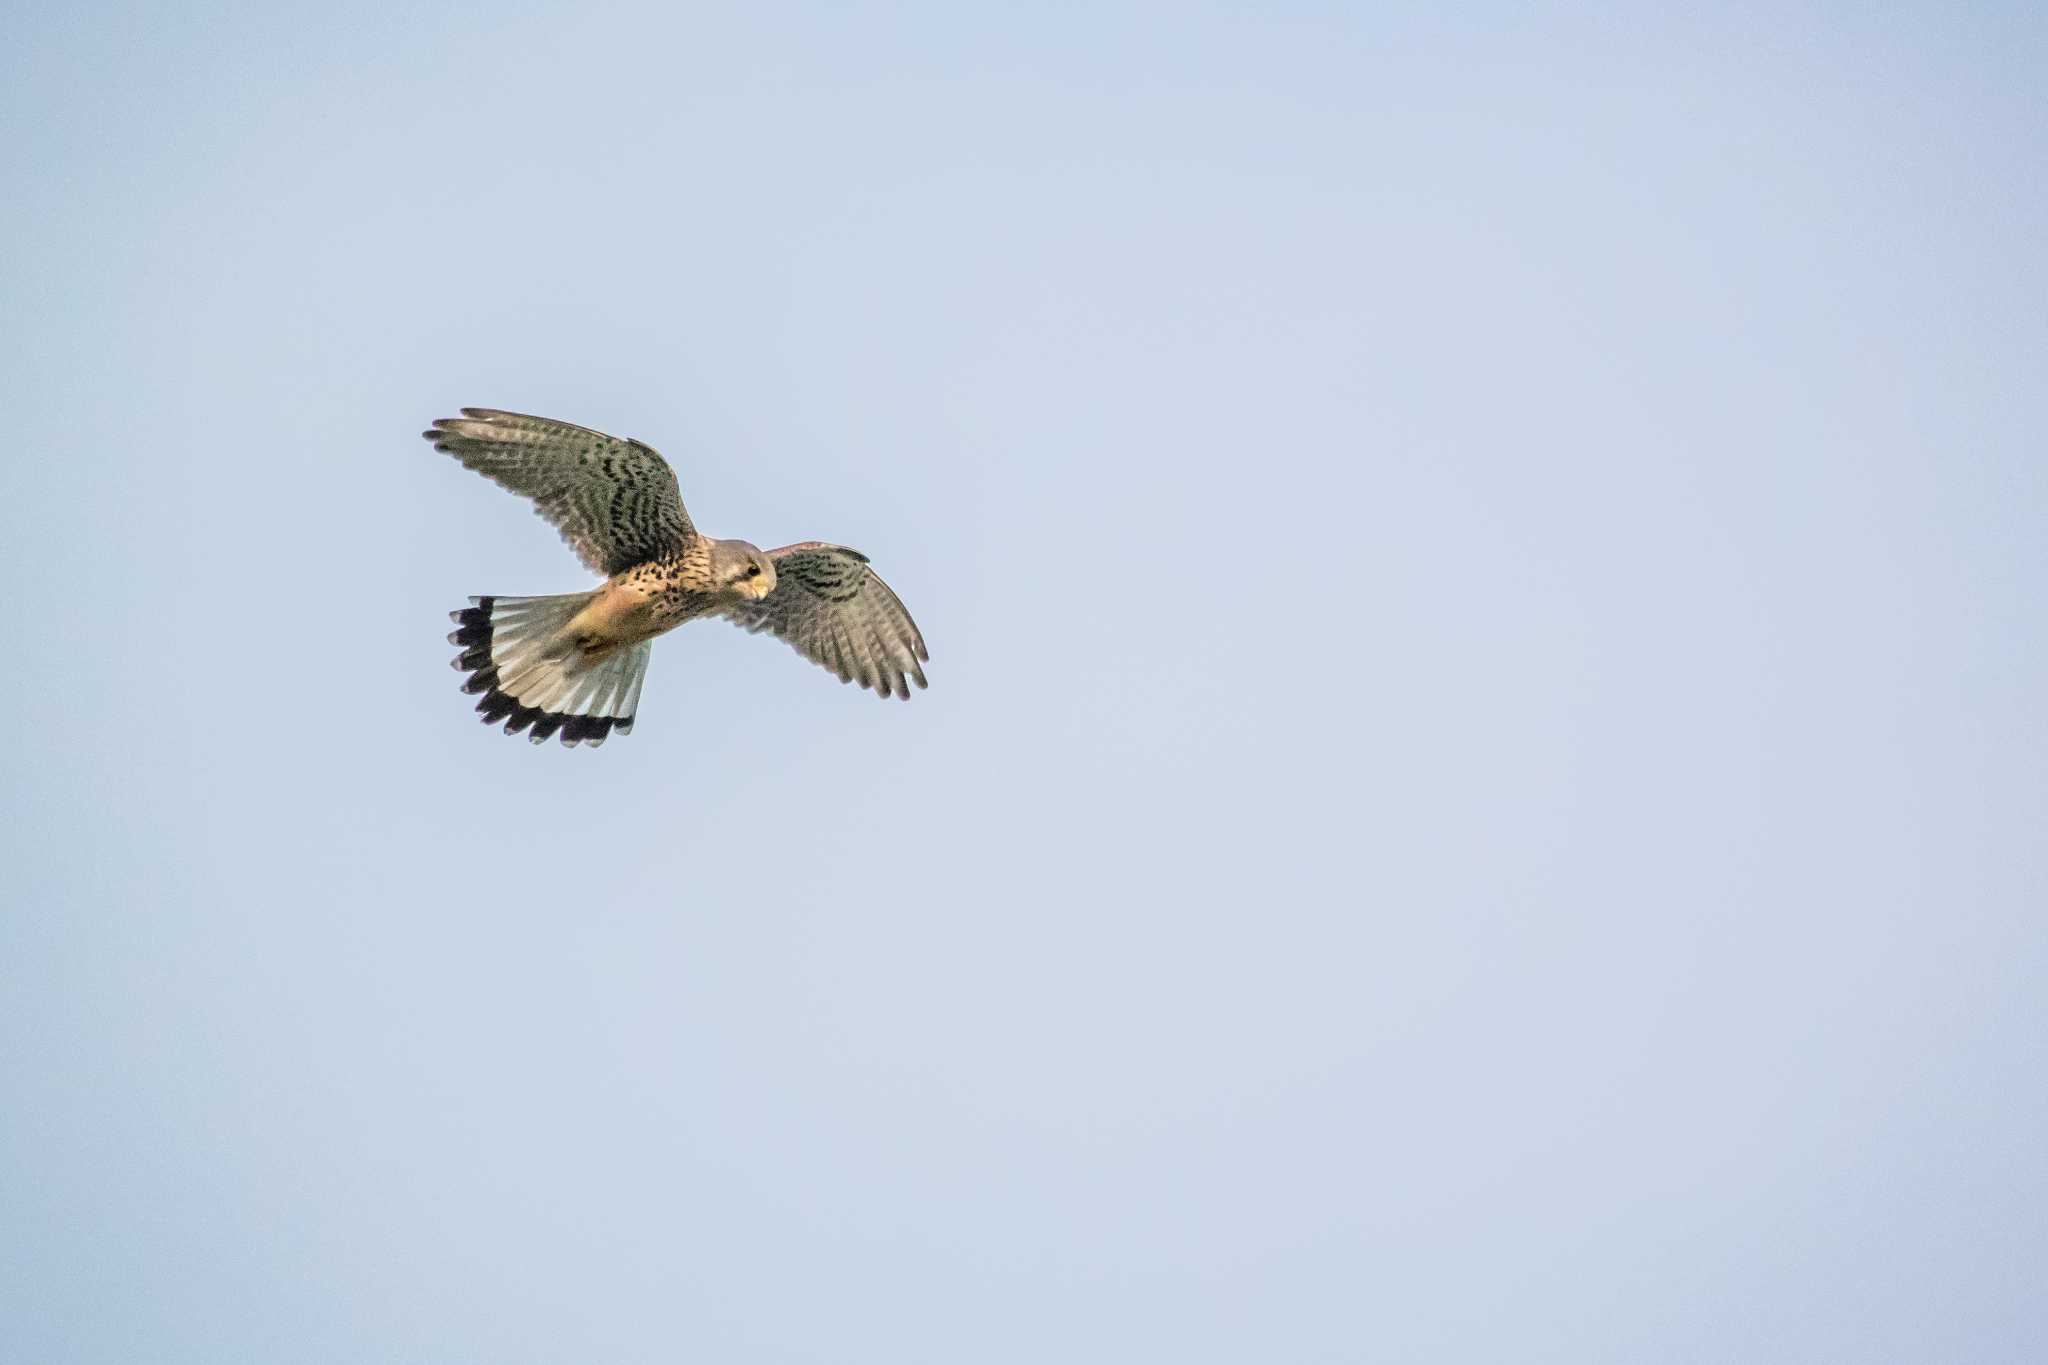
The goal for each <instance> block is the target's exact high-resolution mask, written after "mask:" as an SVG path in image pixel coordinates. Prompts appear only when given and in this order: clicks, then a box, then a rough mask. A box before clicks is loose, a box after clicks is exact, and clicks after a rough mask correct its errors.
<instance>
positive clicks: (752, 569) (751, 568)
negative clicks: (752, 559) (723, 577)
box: [747, 564, 761, 578]
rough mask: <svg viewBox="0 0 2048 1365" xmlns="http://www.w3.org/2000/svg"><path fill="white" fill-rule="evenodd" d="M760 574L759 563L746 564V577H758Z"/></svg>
mask: <svg viewBox="0 0 2048 1365" xmlns="http://www.w3.org/2000/svg"><path fill="white" fill-rule="evenodd" d="M760 576H761V566H760V565H759V564H749V565H747V577H749V578H759V577H760Z"/></svg>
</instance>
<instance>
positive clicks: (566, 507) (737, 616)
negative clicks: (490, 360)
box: [420, 408, 931, 747]
mask: <svg viewBox="0 0 2048 1365" xmlns="http://www.w3.org/2000/svg"><path fill="white" fill-rule="evenodd" d="M420 434H421V435H422V436H424V437H426V438H427V439H428V440H429V441H432V442H433V443H434V448H435V449H436V450H445V451H447V452H448V453H449V454H450V455H453V456H454V457H455V458H456V459H458V460H460V461H462V463H463V464H464V465H465V466H467V467H468V468H470V469H474V470H475V471H477V473H479V474H482V475H484V476H485V477H486V478H488V479H490V480H491V481H492V482H494V483H496V484H497V485H498V486H499V487H501V488H506V489H509V490H511V491H512V492H514V493H517V494H519V495H521V496H522V497H527V498H531V499H533V505H534V510H535V511H537V512H539V513H540V514H541V516H543V517H545V518H547V520H548V521H549V522H550V523H551V524H553V525H554V527H555V528H556V529H557V530H559V531H560V532H561V533H562V539H563V540H565V541H567V542H568V543H569V548H570V549H572V550H574V551H575V552H576V555H577V557H578V558H579V559H581V560H582V561H583V562H584V563H585V564H586V565H588V566H589V567H590V568H591V569H593V570H595V571H596V572H598V573H601V574H603V575H605V581H604V582H603V583H602V584H601V585H599V586H598V587H596V588H593V589H591V590H590V591H588V592H572V593H564V594H562V595H560V596H556V597H472V598H470V599H469V600H470V602H471V603H472V605H471V606H468V607H466V608H464V609H463V610H461V611H454V612H450V613H449V615H450V616H451V617H452V618H453V619H454V621H455V623H456V627H457V628H456V630H455V631H454V633H453V634H451V635H449V637H448V643H450V644H452V645H459V646H461V649H462V652H461V653H460V654H458V655H457V656H456V658H455V667H456V668H457V669H458V670H460V671H461V672H464V673H467V674H468V675H469V676H468V677H467V678H466V679H465V680H464V681H463V684H462V690H463V691H465V692H469V693H478V692H481V693H482V694H483V700H482V701H481V702H478V703H477V708H476V709H477V711H478V713H479V714H480V715H482V716H483V718H484V723H485V724H486V725H495V724H497V723H498V722H499V721H501V720H502V721H504V722H505V733H506V734H508V735H514V734H518V733H519V732H520V731H521V730H526V729H528V728H531V730H532V734H533V742H534V743H536V744H541V743H545V742H546V741H547V740H548V739H549V738H550V737H552V736H553V735H554V734H556V733H557V732H558V731H559V732H560V734H561V736H562V742H563V743H564V744H567V745H569V746H571V747H574V746H575V745H577V744H581V743H586V742H587V743H589V744H591V745H592V746H593V747H594V746H596V745H599V744H602V743H603V742H604V740H605V737H606V736H607V735H609V734H611V733H612V731H614V730H617V731H618V732H619V733H620V734H626V733H629V732H630V731H631V730H632V728H633V716H634V713H635V712H636V711H637V710H638V708H639V705H640V684H641V682H642V681H643V680H644V679H645V678H646V676H647V656H648V654H649V653H650V652H651V651H652V650H653V644H652V641H653V639H654V637H655V636H657V635H660V634H661V633H662V632H664V631H669V630H674V629H675V628H676V627H677V626H679V625H681V624H682V623H683V622H685V621H694V620H696V619H697V618H698V617H700V616H723V617H724V618H725V619H726V620H728V621H731V622H733V623H734V624H736V625H740V626H743V627H745V628H746V629H747V630H749V631H763V630H770V631H773V632H775V634H777V635H779V636H781V637H782V638H783V639H784V640H787V641H788V642H789V643H790V644H791V645H793V646H795V647H796V651H797V653H799V654H801V655H803V656H804V657H805V658H807V659H809V660H811V661H812V662H813V663H816V664H819V665H821V666H823V667H824V668H825V669H827V670H829V671H830V672H833V673H837V674H838V675H839V680H840V681H841V682H858V683H859V684H860V685H861V686H862V687H871V688H873V689H874V690H875V692H876V693H877V694H878V695H880V696H883V697H888V696H890V695H892V694H893V695H894V696H898V697H902V698H905V699H908V698H909V696H910V680H915V681H916V683H917V685H918V686H919V687H923V686H925V685H926V684H925V680H924V670H923V669H922V668H920V667H919V666H918V664H919V662H920V661H923V660H929V659H930V658H931V655H930V654H928V653H926V652H925V647H924V637H923V636H922V635H920V634H918V630H917V623H916V622H914V621H912V620H911V619H910V613H909V612H907V611H905V610H904V609H903V603H902V602H900V601H898V600H897V597H896V594H895V593H893V592H891V591H890V590H889V585H888V584H887V583H884V582H883V581H882V580H881V578H880V577H879V576H877V575H876V574H875V572H874V571H873V570H872V569H870V568H868V557H867V556H866V555H864V554H862V553H861V552H860V551H858V550H849V549H847V548H846V547H845V546H843V545H826V544H822V543H820V542H818V541H814V540H811V541H805V542H803V543H802V544H800V545H785V546H783V547H782V548H781V549H779V550H760V549H756V548H755V547H754V546H753V545H751V544H749V543H748V542H746V541H744V540H714V539H712V538H711V537H709V536H705V535H699V534H698V532H697V529H696V528H695V527H693V526H692V525H690V515H689V513H687V512H685V511H684V510H683V495H682V492H681V491H680V490H679V489H678V488H677V487H676V472H675V471H674V470H673V469H671V468H669V466H668V462H667V461H666V460H663V459H662V458H661V456H659V455H657V454H656V453H655V452H654V450H653V448H652V447H650V446H647V445H643V444H642V443H641V442H639V441H631V440H621V439H619V438H618V437H616V436H606V435H605V434H604V433H602V432H597V431H591V430H588V429H587V428H584V427H579V426H571V425H570V424H569V423H567V422H555V421H550V420H549V419H547V418H545V417H526V416H522V415H521V414H519V413H516V412H499V411H497V410H495V409H492V408H464V409H463V410H462V416H460V417H443V418H441V419H440V420H439V421H437V422H435V423H434V429H433V430H432V431H423V432H421V433H420Z"/></svg>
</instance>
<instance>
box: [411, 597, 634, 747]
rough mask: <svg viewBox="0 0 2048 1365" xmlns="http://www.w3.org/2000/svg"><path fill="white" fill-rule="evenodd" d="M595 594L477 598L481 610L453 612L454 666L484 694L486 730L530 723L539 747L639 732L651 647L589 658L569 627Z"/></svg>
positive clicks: (481, 710) (481, 706) (469, 686)
mask: <svg viewBox="0 0 2048 1365" xmlns="http://www.w3.org/2000/svg"><path fill="white" fill-rule="evenodd" d="M593 596H595V594H594V593H587V592H572V593H566V594H564V595H562V596H560V597H472V598H470V599H469V600H470V601H471V602H472V603H474V604H475V605H473V606H469V607H465V608H463V609H462V610H461V611H451V612H449V613H448V615H449V617H450V618H451V619H453V620H454V622H455V627H456V628H455V630H454V631H453V632H452V633H450V635H449V636H448V643H449V644H451V645H458V646H460V647H461V649H462V652H461V653H460V654H458V655H456V656H455V667H456V668H457V669H458V670H460V671H462V672H464V673H467V674H468V675H469V677H468V678H467V679H466V680H465V681H464V682H463V684H462V690H463V691H465V692H470V693H477V692H481V693H482V694H483V700H482V701H480V702H478V703H477V707H476V709H477V713H478V714H479V715H481V716H482V717H483V718H484V723H485V724H486V725H496V724H497V723H498V722H499V721H501V720H502V721H504V722H505V733H506V734H508V735H516V734H518V733H519V732H520V731H521V730H524V729H526V728H528V727H529V726H531V727H532V731H533V742H534V743H535V744H541V743H545V742H546V741H547V740H548V739H550V738H552V737H553V736H554V735H555V733H556V732H557V731H559V732H560V733H561V736H562V742H563V743H564V744H566V745H569V746H570V747H571V748H574V747H575V746H576V745H578V744H582V743H586V742H587V743H589V744H590V745H591V746H592V747H593V748H594V747H596V746H597V745H599V744H602V743H604V741H605V737H606V736H608V735H610V734H611V733H612V731H614V730H617V731H618V732H619V733H620V734H622V735H623V734H629V733H631V732H632V729H633V713H634V712H635V711H636V710H637V709H639V706H640V684H641V682H642V681H643V680H644V679H645V678H646V677H647V656H648V654H649V653H651V652H652V646H651V644H650V642H649V641H646V640H642V641H641V642H640V643H639V644H637V645H629V646H627V647H626V648H624V649H620V650H617V651H615V652H613V653H611V654H608V655H605V656H604V657H602V658H599V659H596V660H592V659H591V658H589V657H588V656H587V655H585V654H584V653H583V651H582V650H581V649H579V648H578V647H577V644H576V641H575V640H574V639H572V638H570V636H569V633H568V631H567V630H566V629H565V627H567V626H568V624H569V622H570V621H571V620H572V619H574V617H575V615H576V613H577V612H579V611H581V610H583V608H584V607H585V606H586V605H588V604H589V602H590V599H591V598H592V597H593Z"/></svg>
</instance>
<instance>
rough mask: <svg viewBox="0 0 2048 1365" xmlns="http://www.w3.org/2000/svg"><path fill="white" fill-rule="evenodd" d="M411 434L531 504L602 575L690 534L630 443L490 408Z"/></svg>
mask: <svg viewBox="0 0 2048 1365" xmlns="http://www.w3.org/2000/svg"><path fill="white" fill-rule="evenodd" d="M420 435H422V436H424V437H426V438H427V439H428V440H429V441H432V442H433V443H434V448H435V449H436V450H445V451H447V452H448V453H449V454H450V455H453V456H454V457H455V458H456V459H458V460H460V461H462V463H463V465H464V466H465V467H467V468H470V469H474V470H475V471H476V472H477V473H479V474H482V475H484V476H485V477H486V478H488V479H490V480H491V481H492V482H494V483H496V484H497V485H498V486H499V487H501V488H505V489H508V490H510V491H511V492H514V493H517V494H519V495H521V496H522V497H527V498H531V499H533V506H534V510H535V511H537V512H539V513H540V514H541V515H542V516H543V517H545V518H547V520H548V521H549V523H550V524H552V525H553V526H554V527H555V528H556V529H557V530H559V531H560V532H561V533H562V539H563V540H565V541H567V542H569V548H570V549H572V550H574V551H575V552H576V557H577V558H579V559H581V560H582V561H583V562H584V563H585V564H587V565H589V566H590V567H591V568H592V569H595V570H596V571H597V572H599V573H601V574H605V575H607V576H609V575H611V574H615V573H618V572H619V571H620V570H622V569H630V568H631V567H633V566H634V565H635V564H640V563H644V562H645V561H647V560H650V559H659V558H660V557H661V556H663V555H665V554H670V553H673V552H675V551H677V550H680V549H682V548H683V546H684V545H686V544H688V543H689V541H690V539H691V537H693V536H694V535H696V530H695V528H693V527H692V526H691V525H690V516H689V513H687V512H685V511H684V510H683V495H682V492H681V491H680V490H679V489H678V488H677V487H676V473H675V471H674V470H673V469H670V468H669V467H668V462H667V461H666V460H664V459H662V458H661V456H659V455H657V454H656V453H655V452H654V449H653V448H652V447H651V446H647V445H643V444H641V443H640V442H639V441H631V440H622V439H620V438H619V437H616V436H607V435H605V434H604V433H603V432H601V431H592V430H590V429H589V428H588V427H579V426H575V425H572V424H571V423H568V422H557V421H553V420H551V419H549V418H546V417H528V416H526V415H524V414H523V413H517V412H499V411H498V410H497V409H495V408H464V409H463V410H462V416H460V417H443V418H441V419H440V420H439V421H437V422H435V423H434V429H433V430H432V431H423V432H421V433H420Z"/></svg>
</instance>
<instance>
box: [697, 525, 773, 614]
mask: <svg viewBox="0 0 2048 1365" xmlns="http://www.w3.org/2000/svg"><path fill="white" fill-rule="evenodd" d="M711 581H712V582H713V583H716V584H717V585H718V590H719V591H720V592H725V593H731V594H732V595H733V596H734V597H738V598H741V599H743V600H746V601H750V602H757V601H759V600H760V599H761V598H763V597H766V596H767V595H768V594H769V593H771V592H774V591H775V561H774V560H772V559H770V558H769V557H768V556H767V555H764V554H762V553H761V552H760V551H759V550H757V549H755V548H754V547H753V546H752V545H749V544H748V543H747V542H746V541H744V540H718V541H713V542H712V544H711Z"/></svg>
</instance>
